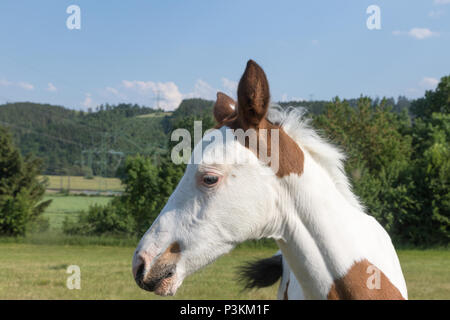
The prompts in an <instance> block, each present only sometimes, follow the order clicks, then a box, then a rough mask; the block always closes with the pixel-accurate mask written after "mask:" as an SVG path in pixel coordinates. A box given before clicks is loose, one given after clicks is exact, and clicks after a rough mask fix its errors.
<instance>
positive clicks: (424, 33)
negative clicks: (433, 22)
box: [408, 28, 439, 40]
mask: <svg viewBox="0 0 450 320" xmlns="http://www.w3.org/2000/svg"><path fill="white" fill-rule="evenodd" d="M408 34H409V35H410V36H411V37H413V38H416V39H419V40H422V39H426V38H430V37H434V36H438V35H439V34H438V33H437V32H433V31H431V30H430V29H427V28H412V29H411V30H409V32H408Z"/></svg>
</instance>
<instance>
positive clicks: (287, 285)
mask: <svg viewBox="0 0 450 320" xmlns="http://www.w3.org/2000/svg"><path fill="white" fill-rule="evenodd" d="M288 288H289V280H288V281H287V282H286V289H285V290H284V297H283V299H284V300H289V297H288Z"/></svg>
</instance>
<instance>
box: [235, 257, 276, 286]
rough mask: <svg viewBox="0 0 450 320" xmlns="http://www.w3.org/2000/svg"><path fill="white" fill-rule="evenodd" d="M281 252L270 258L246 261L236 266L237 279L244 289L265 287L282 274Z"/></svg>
mask: <svg viewBox="0 0 450 320" xmlns="http://www.w3.org/2000/svg"><path fill="white" fill-rule="evenodd" d="M281 259H282V257H281V254H277V255H274V256H272V257H270V258H266V259H260V260H254V261H251V262H247V263H246V264H245V265H243V266H240V267H239V268H238V280H239V281H240V282H242V283H243V284H244V290H249V289H254V288H256V289H258V288H265V287H269V286H271V285H273V284H274V283H275V282H277V281H278V279H280V278H281V276H282V275H283V263H282V260H281Z"/></svg>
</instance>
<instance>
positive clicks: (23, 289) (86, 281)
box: [0, 243, 450, 299]
mask: <svg viewBox="0 0 450 320" xmlns="http://www.w3.org/2000/svg"><path fill="white" fill-rule="evenodd" d="M134 249H135V247H108V246H63V245H30V244H16V243H0V299H275V298H276V291H277V286H278V284H276V285H274V286H272V287H270V288H266V289H264V290H257V291H246V292H242V291H241V289H242V286H241V285H240V284H239V283H237V282H236V281H235V277H236V267H237V266H239V265H241V264H242V263H243V262H245V261H248V260H249V259H253V258H263V257H269V256H271V255H272V254H273V253H274V252H275V251H276V249H268V248H246V247H243V248H238V249H235V250H234V251H233V252H232V253H230V254H227V255H225V256H223V257H222V258H220V259H219V260H218V261H216V262H215V263H213V264H212V265H210V266H208V267H206V268H205V269H203V270H201V271H200V272H198V273H196V274H194V275H192V276H191V277H188V278H187V279H186V280H185V282H184V283H183V285H182V287H181V288H180V289H179V291H178V293H177V294H176V296H175V297H167V298H162V297H159V296H156V295H154V294H152V293H149V292H145V291H143V290H141V289H139V288H138V287H137V286H136V284H135V282H134V281H133V278H132V276H131V257H132V254H133V251H134ZM399 257H400V261H401V264H402V268H403V271H404V274H405V277H406V283H407V285H408V290H409V297H410V299H450V273H449V272H448V271H449V270H450V251H448V250H425V251H421V250H401V251H399ZM72 264H75V265H78V266H79V267H80V268H81V290H69V289H67V288H66V279H67V277H68V274H66V268H67V266H69V265H72Z"/></svg>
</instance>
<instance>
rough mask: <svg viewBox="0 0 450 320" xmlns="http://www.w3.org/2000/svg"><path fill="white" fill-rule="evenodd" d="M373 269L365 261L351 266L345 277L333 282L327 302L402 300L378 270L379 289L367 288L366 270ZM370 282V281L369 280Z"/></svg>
mask: <svg viewBox="0 0 450 320" xmlns="http://www.w3.org/2000/svg"><path fill="white" fill-rule="evenodd" d="M369 267H374V265H373V264H371V263H370V262H369V261H368V260H367V259H364V260H362V261H359V262H356V263H354V264H353V265H352V267H351V268H350V270H349V271H348V272H347V274H346V275H345V276H343V277H342V278H340V279H337V280H335V281H334V283H333V285H332V286H331V289H330V291H329V293H328V296H327V298H328V300H404V299H405V298H404V297H403V296H402V294H401V293H400V291H399V290H398V289H397V288H396V287H395V286H394V285H393V284H392V283H391V281H389V279H388V278H387V277H386V275H385V274H384V273H383V272H382V271H381V270H379V269H377V270H378V271H379V276H380V279H379V281H380V282H379V284H380V285H379V288H372V289H370V288H369V287H368V280H369V277H371V276H373V273H368V270H369V269H368V268H369ZM369 282H370V280H369Z"/></svg>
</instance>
